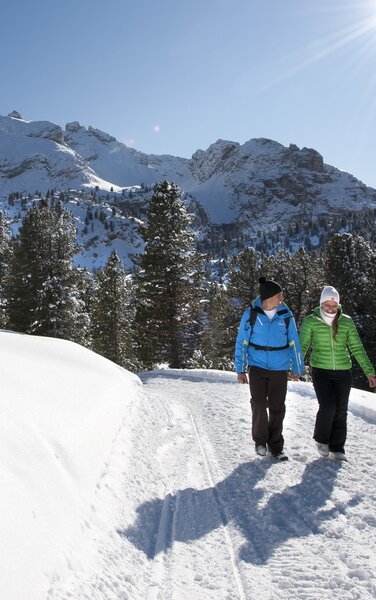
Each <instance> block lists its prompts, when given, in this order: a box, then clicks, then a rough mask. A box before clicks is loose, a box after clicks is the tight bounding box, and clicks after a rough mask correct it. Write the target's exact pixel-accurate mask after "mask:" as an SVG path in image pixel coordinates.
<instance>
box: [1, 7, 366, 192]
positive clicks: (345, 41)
mask: <svg viewBox="0 0 376 600" xmlns="http://www.w3.org/2000/svg"><path fill="white" fill-rule="evenodd" d="M0 56H1V63H0V65H1V66H0V72H1V80H0V81H1V87H0V90H1V91H0V114H2V115H5V114H8V113H9V112H10V111H11V110H13V109H16V110H18V111H19V112H20V113H21V115H22V116H23V117H24V118H25V119H30V120H49V121H53V122H55V123H58V124H59V125H61V126H65V124H66V123H67V122H69V121H73V120H76V121H80V123H81V124H82V125H85V126H88V125H92V126H94V127H97V128H99V129H102V130H104V131H106V132H107V133H110V134H112V135H114V136H115V137H116V138H117V139H119V140H120V141H122V142H125V143H127V144H128V145H132V146H134V147H135V148H137V149H139V150H142V151H144V152H147V153H155V154H173V155H176V156H185V157H190V156H191V155H192V153H193V152H194V151H195V150H197V149H199V148H201V149H206V148H207V147H208V146H209V145H210V144H211V143H213V142H215V141H216V140H217V139H218V138H222V139H228V140H234V141H238V142H240V143H243V142H245V141H246V140H248V139H251V138H255V137H268V138H272V139H274V140H277V141H279V142H281V143H282V144H285V145H288V144H289V143H295V144H297V145H298V146H300V147H303V146H308V147H312V148H316V149H317V150H318V151H319V152H320V153H321V154H323V156H324V160H325V161H326V162H328V163H330V164H333V165H335V166H336V167H339V168H341V169H344V170H347V171H350V172H352V173H353V174H354V175H355V176H357V177H359V178H360V179H362V180H363V181H364V182H365V183H367V184H368V185H372V186H373V187H376V168H375V167H376V163H375V149H376V139H375V132H376V128H375V122H376V0H18V1H17V2H10V1H9V0H3V2H2V10H1V21H0Z"/></svg>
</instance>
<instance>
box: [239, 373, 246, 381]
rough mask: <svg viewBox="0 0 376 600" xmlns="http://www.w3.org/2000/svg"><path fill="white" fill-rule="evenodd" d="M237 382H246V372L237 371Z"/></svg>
mask: <svg viewBox="0 0 376 600" xmlns="http://www.w3.org/2000/svg"><path fill="white" fill-rule="evenodd" d="M238 383H248V377H247V373H238Z"/></svg>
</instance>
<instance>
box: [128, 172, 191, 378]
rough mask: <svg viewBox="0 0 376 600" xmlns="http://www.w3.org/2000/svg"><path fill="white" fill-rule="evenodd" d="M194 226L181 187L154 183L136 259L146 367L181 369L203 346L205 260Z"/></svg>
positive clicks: (139, 327) (139, 335) (142, 355)
mask: <svg viewBox="0 0 376 600" xmlns="http://www.w3.org/2000/svg"><path fill="white" fill-rule="evenodd" d="M191 222H192V219H191V216H190V215H189V214H188V212H187V209H186V206H185V204H184V201H183V198H182V192H181V190H180V189H179V187H178V186H177V185H175V184H174V183H170V182H168V181H163V182H161V183H158V184H156V185H155V186H154V190H153V195H152V197H151V199H150V201H149V206H148V209H147V215H146V223H145V224H144V225H143V226H141V227H140V234H141V236H142V238H143V240H144V242H145V250H144V254H142V255H139V256H138V257H137V258H136V261H137V263H138V266H139V273H138V274H137V276H136V282H137V287H138V293H137V296H138V297H137V312H136V321H137V331H138V333H137V340H138V349H139V356H140V360H141V362H142V364H143V365H144V366H145V367H146V368H150V367H152V366H153V365H156V364H158V363H163V362H167V363H168V364H169V365H170V367H172V368H181V367H183V366H185V365H186V364H187V362H188V361H189V360H190V358H191V357H192V356H193V354H194V352H195V350H197V348H198V347H199V344H200V336H199V334H200V331H199V330H200V325H199V315H200V312H201V296H202V291H201V285H202V283H201V282H202V257H201V255H199V253H198V252H197V250H196V247H195V242H194V236H193V233H192V231H191V229H190V225H191Z"/></svg>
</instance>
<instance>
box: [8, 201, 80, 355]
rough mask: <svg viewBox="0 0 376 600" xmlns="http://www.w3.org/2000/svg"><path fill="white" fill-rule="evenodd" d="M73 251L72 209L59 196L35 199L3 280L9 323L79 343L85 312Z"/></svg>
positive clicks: (23, 329)
mask: <svg viewBox="0 0 376 600" xmlns="http://www.w3.org/2000/svg"><path fill="white" fill-rule="evenodd" d="M75 252H76V227H75V223H74V217H73V215H72V213H71V212H70V211H68V210H67V209H64V208H63V207H62V205H61V203H60V202H50V201H48V200H46V199H43V200H41V201H40V202H39V203H38V204H35V205H34V206H33V207H32V208H31V209H30V210H29V212H28V213H27V214H26V216H25V218H24V220H23V222H22V226H21V227H20V230H19V236H18V238H17V239H16V241H15V244H14V254H13V259H12V263H11V273H10V275H9V278H8V279H7V281H6V286H5V287H6V296H7V307H8V320H9V326H10V327H11V328H12V329H14V330H15V331H22V332H24V333H33V334H37V335H47V336H51V337H62V338H66V339H70V340H73V341H80V342H81V343H82V341H83V340H84V339H85V332H87V331H88V327H89V318H88V315H87V313H86V309H85V304H84V302H83V300H82V297H81V296H82V289H81V283H82V277H81V274H80V271H79V270H78V269H75V268H74V266H73V262H72V260H73V256H74V254H75Z"/></svg>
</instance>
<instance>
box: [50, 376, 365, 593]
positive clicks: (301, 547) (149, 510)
mask: <svg viewBox="0 0 376 600" xmlns="http://www.w3.org/2000/svg"><path fill="white" fill-rule="evenodd" d="M141 378H142V380H143V382H144V384H145V385H144V390H143V394H141V400H140V404H139V406H138V410H137V411H135V413H137V414H135V415H133V416H132V427H131V428H130V427H125V428H124V430H123V433H122V434H121V435H120V436H119V439H118V440H117V442H116V448H115V450H114V453H113V454H114V457H113V462H112V464H111V466H110V468H108V471H107V472H106V474H105V475H104V476H103V478H102V480H101V485H100V486H99V488H98V490H97V492H98V493H97V498H96V503H94V504H96V505H98V507H100V506H104V505H106V506H108V505H110V506H111V507H113V511H114V514H115V515H116V520H117V523H118V526H117V528H116V530H114V531H112V532H111V533H110V534H109V533H108V532H107V529H106V527H105V526H103V527H102V530H103V531H102V534H101V535H98V533H95V534H93V540H92V544H93V547H94V549H95V554H96V556H95V560H93V566H92V569H87V568H83V567H81V568H80V566H79V565H74V566H73V565H71V566H70V575H69V577H67V578H66V579H65V580H61V581H57V582H56V581H53V582H51V587H50V590H49V593H48V599H47V600H86V599H90V600H144V599H145V600H188V599H189V600H192V598H198V599H202V600H212V599H213V600H214V599H215V600H245V599H258V598H264V599H267V600H269V599H270V600H274V599H276V600H277V599H278V600H280V599H281V598H283V599H284V598H286V599H288V600H290V599H291V600H294V599H296V600H313V599H320V600H323V599H328V600H329V599H330V600H332V599H337V598H338V599H340V598H341V599H344V600H347V599H349V600H355V599H359V600H360V599H361V600H367V599H369V600H371V599H374V598H375V597H376V579H375V575H374V574H375V573H376V540H375V538H376V536H375V526H376V515H375V499H376V473H375V468H374V460H373V458H372V455H371V454H370V452H369V450H372V449H373V445H374V436H375V424H373V423H372V422H368V421H366V420H365V419H363V418H361V417H359V416H355V415H353V414H351V413H349V428H348V429H349V431H348V441H347V446H346V450H347V454H348V456H349V457H350V462H349V463H336V462H333V461H330V460H328V459H322V458H319V457H318V455H317V453H316V450H315V447H314V443H313V440H312V430H313V423H314V418H315V414H316V409H317V404H316V400H315V397H314V394H313V390H312V388H311V387H310V386H308V385H305V384H300V383H290V384H289V391H288V397H287V414H286V418H285V426H284V436H285V449H286V452H287V453H288V455H289V457H290V460H289V461H288V462H285V463H276V462H275V461H273V460H272V459H271V458H269V457H265V458H263V459H260V458H258V457H256V456H255V454H254V448H253V442H252V440H251V434H250V426H251V425H250V421H251V419H250V405H249V390H248V386H241V385H239V384H237V383H236V376H235V375H234V374H231V373H224V372H219V371H213V372H210V371H173V370H166V371H159V372H152V373H145V374H143V375H142V377H141ZM127 435H128V436H129V435H131V438H132V439H131V440H129V439H128V438H127V437H126V436H127ZM129 448H131V450H129ZM98 513H99V514H98ZM95 519H99V520H100V510H98V511H97V512H96V513H95V514H94V516H93V530H94V531H95V532H97V531H98V528H96V527H94V525H95V524H96V523H97V521H95Z"/></svg>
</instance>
